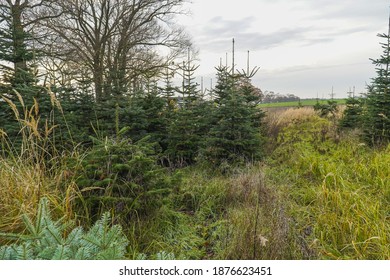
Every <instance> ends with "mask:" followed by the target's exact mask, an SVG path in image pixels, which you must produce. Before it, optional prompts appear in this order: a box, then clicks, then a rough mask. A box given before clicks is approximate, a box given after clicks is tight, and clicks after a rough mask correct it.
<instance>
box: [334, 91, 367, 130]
mask: <svg viewBox="0 0 390 280" xmlns="http://www.w3.org/2000/svg"><path fill="white" fill-rule="evenodd" d="M364 101H365V100H364V99H363V98H360V97H356V96H355V95H352V96H350V97H348V98H347V100H346V103H345V105H346V108H345V110H344V112H343V117H342V118H341V120H340V124H339V125H340V127H342V128H361V127H362V123H363V120H364V118H363V110H364Z"/></svg>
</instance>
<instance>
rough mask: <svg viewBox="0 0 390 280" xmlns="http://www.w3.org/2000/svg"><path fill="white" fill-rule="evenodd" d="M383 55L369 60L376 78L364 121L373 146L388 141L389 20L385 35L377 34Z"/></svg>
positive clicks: (366, 132)
mask: <svg viewBox="0 0 390 280" xmlns="http://www.w3.org/2000/svg"><path fill="white" fill-rule="evenodd" d="M378 37H379V38H381V39H383V40H384V42H382V43H380V45H381V46H382V49H383V54H382V55H381V56H380V57H379V58H378V59H371V60H372V62H373V64H374V65H375V66H376V73H377V76H376V77H375V78H374V79H373V80H372V84H371V85H370V86H369V87H368V92H367V99H366V102H367V112H366V114H365V120H364V134H365V138H366V140H367V141H368V142H369V143H371V144H373V145H375V144H379V145H380V144H385V143H387V142H389V140H390V69H389V64H390V19H389V31H388V33H387V34H385V33H383V34H378Z"/></svg>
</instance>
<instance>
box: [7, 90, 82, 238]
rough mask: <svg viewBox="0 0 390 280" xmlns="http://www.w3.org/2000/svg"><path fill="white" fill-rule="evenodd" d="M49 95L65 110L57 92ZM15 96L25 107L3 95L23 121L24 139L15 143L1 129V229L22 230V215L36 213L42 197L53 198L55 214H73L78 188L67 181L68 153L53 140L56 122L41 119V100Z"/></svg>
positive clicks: (21, 128) (22, 135)
mask: <svg viewBox="0 0 390 280" xmlns="http://www.w3.org/2000/svg"><path fill="white" fill-rule="evenodd" d="M48 94H49V95H50V98H51V101H52V105H53V106H57V107H58V108H59V109H60V111H62V109H61V108H60V104H59V102H58V101H57V99H56V98H55V96H54V94H53V93H51V92H50V91H48ZM15 96H16V98H17V100H18V101H19V103H20V104H21V106H22V107H21V109H20V108H18V107H17V105H16V104H15V103H14V102H13V101H12V100H11V99H9V98H7V97H3V99H4V100H5V101H6V102H7V103H8V105H9V106H10V108H11V109H12V111H13V113H14V116H15V119H16V120H17V122H18V124H19V128H20V133H19V136H20V140H21V141H19V142H18V143H20V144H19V145H20V146H15V143H11V141H10V140H9V139H8V136H7V133H6V131H3V130H1V131H0V142H1V147H2V154H1V155H0V232H13V233H18V232H21V231H23V230H24V227H23V222H22V219H21V214H22V213H25V214H30V215H31V216H33V215H34V214H35V213H36V212H37V211H36V210H37V207H38V202H39V200H40V199H41V198H42V197H47V198H48V199H49V201H50V202H51V203H50V204H51V205H52V206H53V208H54V209H53V210H54V211H53V213H54V215H55V214H58V216H61V217H62V216H67V217H70V216H71V215H72V210H71V208H72V207H71V203H72V201H73V200H74V198H75V196H76V192H77V188H76V186H75V184H74V183H73V182H72V180H68V181H67V180H65V179H66V178H65V177H66V174H65V173H66V168H63V163H64V160H63V159H64V154H59V153H58V152H57V149H56V147H55V145H54V144H53V143H52V141H51V134H52V133H53V131H54V129H55V127H56V126H55V124H54V123H53V122H52V120H50V119H44V120H43V119H41V117H40V108H39V104H38V102H37V100H35V99H34V102H33V104H32V106H31V107H28V106H27V105H25V102H24V100H23V98H22V96H21V95H20V94H19V93H18V92H15ZM73 152H75V151H73ZM64 197H65V199H64ZM1 242H5V241H4V240H0V243H1Z"/></svg>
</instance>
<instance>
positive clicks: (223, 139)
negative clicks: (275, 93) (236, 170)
mask: <svg viewBox="0 0 390 280" xmlns="http://www.w3.org/2000/svg"><path fill="white" fill-rule="evenodd" d="M217 71H218V73H217V77H218V83H217V85H216V87H215V90H214V93H213V95H214V96H215V98H216V99H215V101H216V103H217V107H216V108H215V109H214V110H213V112H212V114H211V119H210V124H211V128H210V131H209V133H208V135H207V140H206V144H205V148H204V150H203V151H202V155H203V157H204V158H205V159H207V160H208V161H211V162H213V163H215V164H216V165H217V166H218V165H220V164H221V163H223V162H227V163H238V162H248V161H252V160H256V159H259V158H260V157H261V154H262V143H263V139H262V135H261V121H262V118H263V116H264V114H263V113H262V111H261V110H260V109H259V108H258V107H257V105H258V103H259V102H260V98H261V96H260V95H259V94H258V92H257V91H256V90H255V88H254V87H253V86H252V85H251V84H250V82H249V81H247V80H245V79H244V78H243V77H241V76H240V75H238V76H233V75H231V74H230V73H229V72H228V69H227V68H226V67H220V68H218V69H217Z"/></svg>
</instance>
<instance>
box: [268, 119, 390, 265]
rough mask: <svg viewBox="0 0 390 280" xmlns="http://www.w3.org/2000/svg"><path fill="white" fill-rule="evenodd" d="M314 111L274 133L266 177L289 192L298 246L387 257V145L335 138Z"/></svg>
mask: <svg viewBox="0 0 390 280" xmlns="http://www.w3.org/2000/svg"><path fill="white" fill-rule="evenodd" d="M336 133H337V132H336V131H335V127H334V126H333V125H332V123H331V122H330V121H328V120H326V119H322V118H319V117H316V116H313V117H312V118H311V119H309V120H305V121H296V122H292V123H290V124H289V125H287V126H286V127H285V128H284V129H283V131H282V132H281V133H280V135H279V137H278V140H279V142H278V148H277V149H276V150H275V152H274V154H273V157H272V161H271V162H272V163H271V165H272V166H273V167H272V169H271V170H272V171H271V172H272V173H271V176H272V178H273V179H274V181H275V183H276V184H279V186H280V187H282V189H283V190H284V191H285V192H287V193H289V200H291V202H292V204H291V206H290V211H291V212H290V213H291V214H290V215H291V216H293V217H294V219H295V220H296V224H297V225H296V232H297V233H299V236H300V239H301V240H302V245H301V247H302V250H303V251H304V252H306V254H307V255H308V256H312V257H316V256H317V257H318V258H321V259H389V257H390V247H389V245H388V244H389V241H390V240H389V235H388V233H389V232H390V226H389V220H388V219H389V213H390V207H389V205H390V204H389V202H390V200H389V193H390V170H389V168H388V166H389V164H390V154H389V151H390V147H388V148H386V149H383V150H378V149H376V150H375V149H372V148H369V147H367V146H366V145H365V144H363V143H361V142H359V140H358V139H357V138H351V137H348V136H344V137H341V138H339V137H336V136H335V135H337V134H336Z"/></svg>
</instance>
